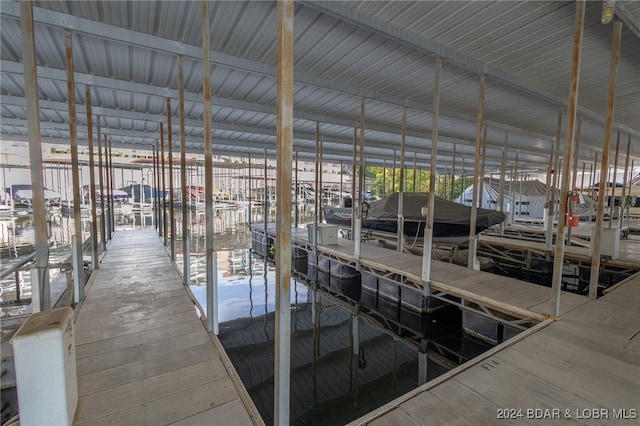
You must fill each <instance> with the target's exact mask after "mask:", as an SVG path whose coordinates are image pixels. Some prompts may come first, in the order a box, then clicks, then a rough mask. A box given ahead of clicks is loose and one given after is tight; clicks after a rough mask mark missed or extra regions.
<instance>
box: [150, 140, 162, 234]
mask: <svg viewBox="0 0 640 426" xmlns="http://www.w3.org/2000/svg"><path fill="white" fill-rule="evenodd" d="M156 151H157V150H156V144H155V143H154V144H153V145H152V146H151V163H152V165H153V167H152V169H153V173H152V175H153V182H152V184H151V186H152V188H155V190H154V191H157V189H158V180H157V174H158V165H157V160H158V155H157V152H156ZM153 195H154V197H153V204H152V205H151V206H152V211H153V226H154V227H155V229H156V231H157V230H158V216H159V215H160V213H159V212H158V209H159V204H158V194H157V192H156V193H155V194H153Z"/></svg>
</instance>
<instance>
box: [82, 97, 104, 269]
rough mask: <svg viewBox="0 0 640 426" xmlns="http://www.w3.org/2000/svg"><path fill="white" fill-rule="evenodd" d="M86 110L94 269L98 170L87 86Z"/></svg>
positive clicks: (96, 265) (96, 261)
mask: <svg viewBox="0 0 640 426" xmlns="http://www.w3.org/2000/svg"><path fill="white" fill-rule="evenodd" d="M85 100H86V104H87V106H86V110H87V143H88V145H89V193H88V194H87V196H88V197H89V198H90V200H91V240H92V244H91V248H92V250H91V263H92V269H93V270H96V269H98V268H99V267H100V262H99V259H98V256H99V253H98V214H97V212H98V210H97V207H96V170H95V166H96V165H95V160H94V159H93V117H92V116H91V89H90V88H89V87H87V88H86V91H85Z"/></svg>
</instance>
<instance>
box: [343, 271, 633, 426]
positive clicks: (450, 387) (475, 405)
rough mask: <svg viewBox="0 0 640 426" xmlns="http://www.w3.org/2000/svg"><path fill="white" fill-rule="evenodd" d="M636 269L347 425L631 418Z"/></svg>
mask: <svg viewBox="0 0 640 426" xmlns="http://www.w3.org/2000/svg"><path fill="white" fill-rule="evenodd" d="M639 377H640V274H636V275H634V276H633V277H630V278H628V279H627V280H625V281H624V282H621V283H619V284H618V285H617V286H615V287H612V288H611V290H610V291H609V292H608V294H605V295H604V296H603V297H601V298H600V299H597V300H590V301H589V302H587V303H585V304H583V305H581V306H579V307H576V308H574V309H571V310H569V311H568V312H566V313H565V314H564V315H563V316H562V318H561V319H560V320H559V321H551V320H548V321H545V322H543V323H540V324H538V325H537V326H535V327H533V328H531V329H529V330H527V331H525V332H523V333H522V334H521V335H519V336H517V337H515V338H513V339H511V340H510V341H507V342H505V343H503V344H501V345H499V346H497V347H495V348H494V349H492V350H490V351H488V352H486V353H485V354H483V355H481V356H480V357H478V358H476V359H475V360H473V361H470V362H468V363H466V364H464V365H462V366H460V367H459V368H456V369H454V370H452V371H450V372H449V373H447V374H445V375H443V376H441V377H439V378H437V379H435V380H432V381H431V382H429V383H426V384H425V385H423V386H421V387H419V388H417V389H415V390H414V391H412V392H409V393H407V394H405V395H403V396H401V397H400V398H398V399H396V400H394V401H392V402H390V403H388V404H386V405H384V406H382V407H380V408H379V409H377V410H375V411H374V412H372V413H369V414H368V415H366V416H364V417H361V418H360V419H358V420H356V421H354V422H353V423H352V424H353V425H362V424H367V425H388V424H397V425H399V424H402V425H421V424H427V423H428V424H454V423H455V424H460V425H497V424H502V423H504V424H556V423H561V422H573V423H574V424H638V423H639V422H640V412H639V411H640V382H639Z"/></svg>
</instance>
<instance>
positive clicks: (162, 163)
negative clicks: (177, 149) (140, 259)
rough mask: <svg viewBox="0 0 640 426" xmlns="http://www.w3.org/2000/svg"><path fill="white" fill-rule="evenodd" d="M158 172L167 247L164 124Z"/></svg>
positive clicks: (162, 125) (163, 230)
mask: <svg viewBox="0 0 640 426" xmlns="http://www.w3.org/2000/svg"><path fill="white" fill-rule="evenodd" d="M160 171H161V173H162V237H163V238H164V246H165V247H166V246H167V238H168V237H167V182H166V178H165V175H166V172H165V164H164V123H160Z"/></svg>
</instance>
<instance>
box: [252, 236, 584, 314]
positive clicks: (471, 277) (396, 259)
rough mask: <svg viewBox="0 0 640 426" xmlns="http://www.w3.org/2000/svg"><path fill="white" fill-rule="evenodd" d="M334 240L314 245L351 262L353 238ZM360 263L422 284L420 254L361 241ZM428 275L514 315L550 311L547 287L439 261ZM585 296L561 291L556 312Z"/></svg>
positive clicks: (435, 287) (441, 288)
mask: <svg viewBox="0 0 640 426" xmlns="http://www.w3.org/2000/svg"><path fill="white" fill-rule="evenodd" d="M255 228H256V225H254V229H255ZM268 232H269V234H271V235H272V234H273V233H274V232H275V229H271V228H269V227H268ZM291 238H292V241H293V242H294V243H298V244H303V245H307V246H310V243H309V240H308V236H307V232H306V230H302V229H297V228H294V229H293V230H292V235H291ZM337 241H338V243H337V244H332V245H318V251H319V252H320V253H324V254H327V255H331V256H335V257H336V258H340V259H343V260H344V261H345V262H353V263H355V261H356V259H355V257H354V242H353V241H351V240H347V239H343V238H338V240H337ZM360 263H361V265H363V266H365V267H367V268H372V269H378V270H380V271H387V272H391V273H395V274H398V275H401V276H403V277H404V279H405V282H408V283H412V284H413V285H414V286H415V287H417V288H422V272H421V269H422V257H421V256H415V255H413V254H409V253H399V252H396V251H394V250H390V249H388V248H383V247H377V246H373V245H369V244H362V246H361V256H360ZM431 278H432V282H431V291H432V292H444V293H446V294H449V295H451V296H454V297H459V298H461V299H464V300H466V301H469V302H473V303H477V304H479V305H482V306H484V307H486V308H489V309H493V310H495V311H498V312H502V313H504V314H507V315H511V316H514V317H517V318H521V319H528V320H532V321H535V322H540V321H543V320H544V319H545V317H546V316H547V315H548V314H549V313H550V312H551V288H549V287H544V286H541V285H537V284H533V283H529V282H525V281H521V280H517V279H514V278H510V277H505V276H501V275H495V274H491V273H488V272H482V271H474V270H470V269H468V268H466V267H463V266H459V265H454V264H451V263H446V262H441V261H433V262H432V263H431ZM588 300H589V299H588V298H587V297H585V296H581V295H578V294H575V293H571V292H566V291H563V292H561V302H560V315H562V314H563V313H565V312H568V311H569V310H571V309H574V308H576V307H577V306H580V305H582V304H584V303H586V302H587V301H588Z"/></svg>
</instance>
